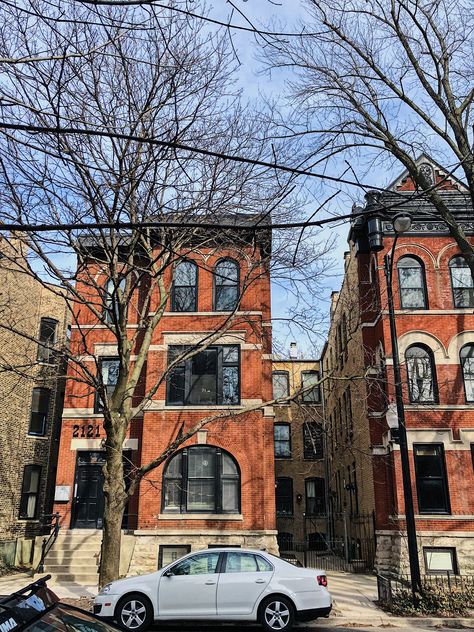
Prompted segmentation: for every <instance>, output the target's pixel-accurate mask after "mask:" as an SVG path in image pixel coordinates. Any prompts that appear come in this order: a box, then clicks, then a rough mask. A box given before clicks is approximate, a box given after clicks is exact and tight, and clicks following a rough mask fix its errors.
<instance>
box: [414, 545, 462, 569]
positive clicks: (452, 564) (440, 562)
mask: <svg viewBox="0 0 474 632" xmlns="http://www.w3.org/2000/svg"><path fill="white" fill-rule="evenodd" d="M423 556H424V558H425V569H426V572H427V574H429V575H445V574H447V573H454V574H457V573H458V564H457V559H456V549H455V548H451V547H427V546H424V547H423Z"/></svg>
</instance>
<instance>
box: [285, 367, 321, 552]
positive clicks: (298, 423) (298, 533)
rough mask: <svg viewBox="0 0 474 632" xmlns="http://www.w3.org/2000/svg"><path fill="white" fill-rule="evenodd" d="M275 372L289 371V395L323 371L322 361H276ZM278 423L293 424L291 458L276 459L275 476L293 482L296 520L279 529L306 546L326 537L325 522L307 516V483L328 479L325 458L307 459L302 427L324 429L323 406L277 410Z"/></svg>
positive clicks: (299, 404)
mask: <svg viewBox="0 0 474 632" xmlns="http://www.w3.org/2000/svg"><path fill="white" fill-rule="evenodd" d="M273 371H286V372H287V373H288V376H289V387H290V394H291V395H293V394H294V393H295V392H297V391H298V390H300V389H301V373H302V372H303V371H320V362H319V360H274V361H273ZM274 421H275V423H282V422H283V423H288V424H290V436H291V457H289V458H276V459H275V476H276V477H289V478H291V479H292V481H293V516H291V517H286V516H285V517H281V516H280V517H278V516H277V529H278V531H279V532H280V533H290V534H291V535H292V536H293V542H294V544H303V543H304V542H305V541H306V540H307V538H308V534H310V533H313V532H318V533H326V523H327V521H326V518H325V517H316V516H309V515H307V514H308V512H307V510H306V492H305V480H306V479H308V478H313V477H317V478H323V479H325V464H324V458H323V459H320V460H308V459H305V458H304V443H303V427H304V424H305V423H306V422H309V423H311V422H316V423H320V424H321V426H322V428H323V442H324V443H325V441H324V415H323V407H322V405H321V404H319V405H317V404H311V405H307V404H304V403H302V401H301V398H298V399H297V400H296V401H293V402H291V403H290V404H282V405H278V406H275V420H274Z"/></svg>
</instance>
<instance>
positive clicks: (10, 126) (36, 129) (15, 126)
mask: <svg viewBox="0 0 474 632" xmlns="http://www.w3.org/2000/svg"><path fill="white" fill-rule="evenodd" d="M1 129H5V130H14V131H19V132H28V133H31V134H37V133H44V134H71V135H83V136H98V137H101V138H110V139H112V138H115V139H118V140H131V141H134V142H137V143H146V144H148V145H157V146H158V147H167V148H169V149H181V150H183V151H188V152H190V153H195V154H200V155H202V156H211V157H213V158H221V159H222V160H232V161H234V162H239V163H243V164H249V165H255V166H256V167H266V168H267V169H276V170H278V171H283V172H286V173H292V174H294V175H298V176H308V177H311V178H319V179H320V180H327V181H329V182H337V183H338V184H349V185H350V186H354V187H358V188H359V189H363V190H368V189H370V190H372V191H382V192H385V191H386V189H385V188H383V187H377V186H372V185H368V184H363V183H361V182H354V181H353V180H346V179H345V178H339V177H337V176H328V175H327V174H325V173H318V172H315V171H307V170H305V169H297V168H296V167H289V166H288V165H280V164H278V163H276V162H268V161H266V160H255V159H253V158H245V157H244V156H237V155H233V154H224V153H221V152H217V151H212V150H210V149H202V148H200V147H191V146H190V145H184V144H183V143H177V142H175V141H168V140H158V139H156V138H145V137H143V136H136V135H135V134H124V133H121V132H105V131H101V130H93V129H87V128H81V127H59V126H54V127H53V126H51V127H49V126H47V125H27V124H24V123H4V122H0V130H1ZM392 193H393V194H394V195H399V196H400V197H401V198H403V199H406V198H405V196H404V195H403V194H402V193H399V192H398V191H392Z"/></svg>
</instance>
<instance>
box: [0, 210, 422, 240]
mask: <svg viewBox="0 0 474 632" xmlns="http://www.w3.org/2000/svg"><path fill="white" fill-rule="evenodd" d="M399 206H400V204H394V205H391V206H386V207H381V208H380V209H377V210H374V211H370V212H368V211H361V212H357V213H347V214H346V215H339V216H337V217H327V218H325V219H320V220H317V221H316V220H314V221H307V220H306V221H301V222H288V223H280V224H278V223H277V224H268V225H265V224H259V225H257V224H248V225H245V224H244V225H243V224H221V223H218V222H216V223H203V222H165V221H150V222H90V223H69V224H36V225H32V224H28V225H26V224H13V223H10V224H7V223H4V222H0V230H9V231H13V232H23V233H44V232H53V231H61V230H63V231H72V230H86V229H91V228H94V229H97V230H100V229H108V228H110V229H115V230H133V229H146V228H202V229H207V230H209V229H216V228H217V229H220V230H232V231H247V232H257V231H262V232H263V231H269V230H285V229H290V228H307V227H311V226H316V227H321V226H325V225H327V224H331V223H333V222H334V223H335V222H341V220H344V221H347V220H350V219H354V218H356V217H367V216H369V215H374V214H377V213H382V214H383V212H384V211H385V212H386V211H388V210H390V209H391V208H394V207H397V208H398V207H399ZM427 217H433V216H432V215H427Z"/></svg>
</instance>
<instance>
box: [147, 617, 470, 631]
mask: <svg viewBox="0 0 474 632" xmlns="http://www.w3.org/2000/svg"><path fill="white" fill-rule="evenodd" d="M388 627H390V628H392V629H393V631H394V632H413V631H414V630H417V631H420V632H423V631H430V632H434V631H436V632H442V631H443V630H446V631H447V630H473V629H474V628H468V627H465V626H462V627H460V626H449V627H443V626H433V625H431V626H428V625H423V621H422V620H420V622H419V623H418V622H417V623H416V626H415V625H413V626H410V627H398V626H396V627H395V626H391V625H382V626H377V625H374V626H370V627H366V626H365V627H364V626H362V627H358V626H355V625H348V626H335V625H325V624H324V623H323V622H321V623H318V622H316V621H315V622H313V623H312V624H310V625H308V624H307V623H300V624H298V625H295V627H294V628H293V630H294V632H348V630H357V632H377V630H380V632H382V631H383V630H385V629H386V628H388ZM152 630H156V632H158V631H159V632H214V631H215V632H217V630H218V631H219V632H262V628H261V627H260V626H258V625H252V624H248V625H247V624H241V623H235V624H229V625H222V624H212V623H210V624H202V625H196V624H192V623H189V624H182V623H176V624H172V623H166V624H165V623H160V625H155V626H153V627H152Z"/></svg>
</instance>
